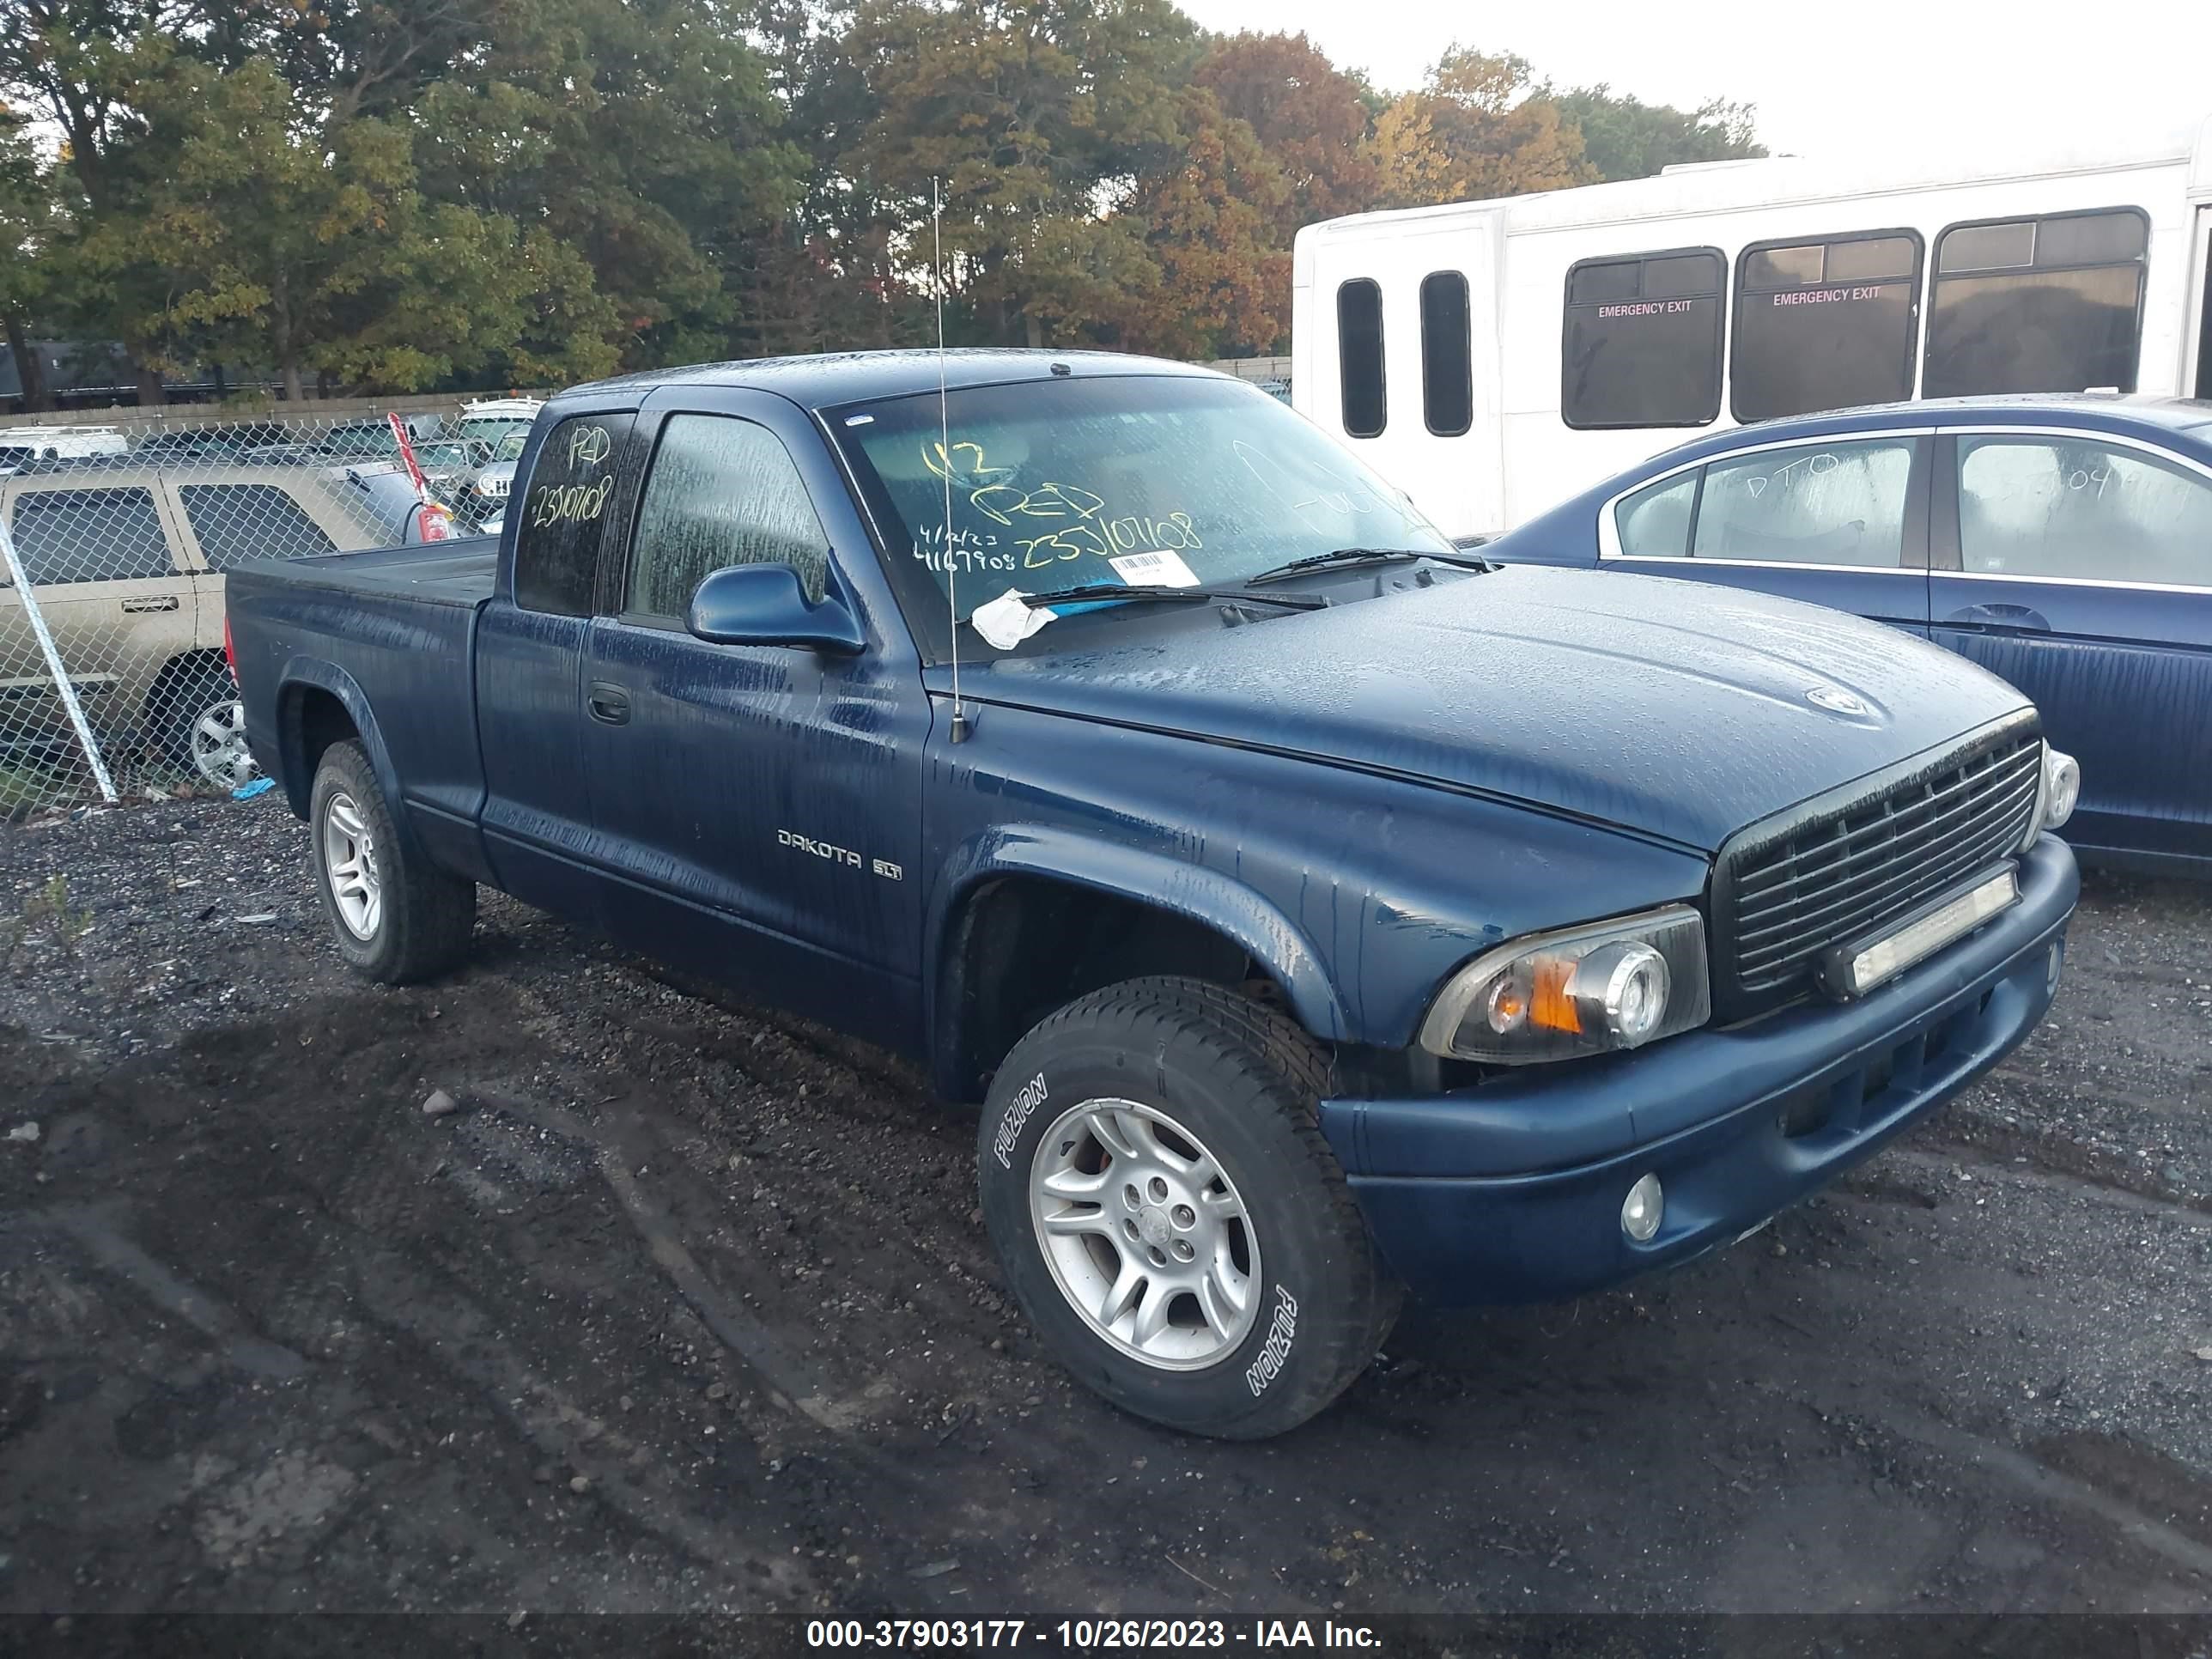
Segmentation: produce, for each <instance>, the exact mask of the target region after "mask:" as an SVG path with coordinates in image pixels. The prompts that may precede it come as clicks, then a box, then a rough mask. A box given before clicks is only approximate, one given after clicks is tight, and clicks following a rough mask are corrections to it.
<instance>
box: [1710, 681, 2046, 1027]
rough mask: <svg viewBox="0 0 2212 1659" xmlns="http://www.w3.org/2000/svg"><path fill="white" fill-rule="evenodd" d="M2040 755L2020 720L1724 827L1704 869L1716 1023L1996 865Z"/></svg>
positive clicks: (1785, 997) (2023, 808) (2022, 824)
mask: <svg viewBox="0 0 2212 1659" xmlns="http://www.w3.org/2000/svg"><path fill="white" fill-rule="evenodd" d="M2042 756H2043V740H2042V738H2041V736H2040V735H2039V732H2037V730H2036V728H2035V725H2034V722H2033V717H2032V716H2029V715H2022V716H2020V717H2017V718H2016V719H2015V720H2008V721H2005V722H2003V723H2002V724H2001V725H1999V726H1996V727H1995V728H1993V729H1991V730H1989V731H1986V732H1982V733H1980V734H1978V735H1977V736H1976V737H1974V738H1971V739H1969V740H1968V741H1967V742H1966V744H1963V745H1961V746H1960V747H1959V748H1957V749H1955V750H1952V751H1950V752H1949V753H1948V754H1944V755H1941V756H1938V757H1935V758H1934V759H1932V760H1929V759H1926V758H1923V759H1918V760H1915V761H1911V762H1908V763H1905V767H1903V768H1901V769H1893V770H1892V771H1891V772H1889V773H1886V774H1883V775H1878V776H1876V777H1875V778H1873V779H1867V780H1862V781H1860V782H1858V783H1857V784H1853V785H1850V786H1848V787H1846V788H1844V789H1843V790H1839V791H1836V792H1834V793H1832V794H1830V795H1825V796H1821V797H1819V798H1817V799H1814V800H1811V801H1808V802H1807V803H1805V804H1804V805H1802V806H1799V807H1796V808H1794V809H1792V810H1791V811H1789V812H1786V813H1784V814H1782V815H1781V816H1780V817H1777V818H1773V819H1770V820H1768V821H1767V822H1766V823H1761V824H1755V825H1753V827H1752V828H1751V829H1747V830H1745V831H1743V832H1742V833H1741V835H1738V836H1735V837H1734V838H1733V839H1732V840H1731V841H1730V842H1729V844H1728V846H1727V847H1725V848H1723V849H1722V851H1721V857H1720V860H1719V863H1718V865H1717V868H1716V870H1715V874H1714V883H1713V919H1714V923H1715V927H1714V933H1715V935H1716V939H1717V945H1718V948H1717V950H1716V951H1715V953H1714V963H1713V1001H1714V1012H1715V1016H1716V1018H1723V1019H1741V1018H1747V1017H1748V1016H1750V1015H1753V1014H1756V1013H1760V1012H1765V1010H1767V1009H1769V1008H1772V1007H1775V1006H1778V1005H1780V1004H1781V1003H1784V1002H1786V1001H1789V1000H1790V999H1791V998H1793V997H1795V996H1796V995H1797V994H1799V993H1800V992H1801V991H1802V990H1803V989H1805V988H1806V987H1807V986H1808V984H1809V982H1810V981H1811V979H1812V975H1813V971H1814V965H1815V963H1817V962H1818V960H1819V958H1820V954H1821V953H1822V952H1823V951H1826V950H1827V949H1828V948H1829V947H1830V946H1832V945H1842V944H1844V943H1846V942H1848V941H1850V940H1853V939H1862V938H1863V937H1865V936H1866V935H1867V934H1868V933H1872V932H1874V931H1875V930H1877V929H1879V928H1880V927H1882V926H1883V925H1884V924H1885V923H1887V922H1890V921H1897V920H1899V919H1901V918H1902V917H1904V916H1905V915H1909V914H1910V913H1911V911H1913V910H1915V909H1917V908H1919V907H1920V906H1921V905H1923V904H1925V903H1926V902H1929V900H1930V899H1933V898H1935V897H1936V896H1939V895H1940V894H1942V893H1943V892H1945V891H1947V890H1949V889H1951V888H1953V887H1955V886H1957V885H1958V884H1960V883H1961V882H1963V881H1965V880H1966V878H1969V877H1971V876H1973V875H1975V874H1978V872H1981V871H1984V870H1986V869H1988V868H1990V866H1993V865H1995V864H1997V863H1999V862H2000V861H2002V860H2003V859H2004V858H2005V857H2006V856H2007V855H2008V854H2010V853H2011V852H2012V851H2013V850H2014V849H2015V848H2017V847H2018V846H2019V845H2020V843H2021V840H2022V839H2023V838H2024V837H2025V836H2026V835H2027V823H2028V817H2029V815H2030V814H2031V813H2033V811H2035V796H2036V787H2037V784H2038V782H2039V778H2040V775H2041V772H2042Z"/></svg>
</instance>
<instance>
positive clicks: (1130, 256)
mask: <svg viewBox="0 0 2212 1659" xmlns="http://www.w3.org/2000/svg"><path fill="white" fill-rule="evenodd" d="M1195 46H1196V32H1195V30H1194V28H1193V27H1192V26H1191V23H1190V21H1189V20H1188V18H1186V17H1184V16H1183V15H1182V13H1181V12H1180V11H1178V10H1176V9H1175V7H1174V6H1173V5H1171V4H1170V3H1168V0H1107V3H1097V0H952V3H950V4H946V5H939V4H935V3H932V0H862V3H861V4H860V7H859V9H858V10H857V12H856V14H855V15H854V24H853V29H852V33H851V38H850V50H851V52H852V54H853V58H854V62H855V63H856V64H858V65H859V66H860V70H861V72H862V74H863V75H864V76H866V81H867V84H868V86H869V88H871V90H872V95H873V97H874V99H875V100H876V103H877V106H878V111H877V113H876V116H875V118H874V119H873V120H872V121H871V122H870V123H869V125H868V126H867V128H866V131H863V132H862V133H860V135H859V136H858V137H857V138H856V140H855V142H854V143H853V145H852V146H851V148H850V149H848V150H847V151H846V152H845V154H844V155H842V157H841V158H840V163H839V166H840V171H841V172H842V173H844V174H845V175H846V176H847V177H848V178H852V179H860V180H864V181H866V186H867V188H868V189H869V190H870V191H871V192H872V194H873V195H874V196H875V197H877V199H878V200H879V201H880V202H881V203H882V204H884V210H885V211H886V212H888V213H890V214H891V215H894V216H895V217H896V222H897V223H898V224H899V225H900V227H901V228H902V230H904V231H905V232H906V234H907V236H908V240H909V241H913V240H915V239H917V238H919V239H926V238H927V231H928V226H929V211H930V210H929V202H930V185H931V181H932V180H933V179H941V180H943V181H944V184H945V189H946V191H947V206H946V209H945V218H944V239H945V252H946V255H947V258H948V261H949V263H950V264H951V274H952V277H953V280H954V283H955V285H956V287H957V291H958V293H959V295H960V298H961V301H962V302H963V311H964V312H965V313H967V315H968V316H969V317H971V318H972V319H974V321H975V328H976V331H977V332H979V333H980V335H981V337H983V338H985V339H987V340H991V341H994V342H997V343H1002V344H1013V343H1022V342H1027V343H1030V344H1032V345H1034V344H1041V343H1043V341H1044V339H1045V338H1046V337H1047V331H1048V325H1053V324H1055V323H1060V324H1064V323H1066V321H1068V320H1069V319H1076V318H1085V317H1091V316H1095V315H1097V307H1098V306H1099V305H1101V304H1102V303H1103V301H1105V300H1107V299H1109V298H1110V297H1111V296H1112V295H1113V294H1114V293H1115V291H1116V290H1117V289H1119V288H1120V287H1121V285H1122V284H1124V283H1127V281H1128V280H1129V279H1130V273H1131V271H1132V270H1135V269H1137V268H1138V264H1139V262H1140V261H1141V260H1142V258H1143V252H1142V248H1143V237H1142V234H1141V233H1140V232H1139V230H1138V229H1137V228H1135V227H1133V226H1132V225H1131V224H1129V223H1128V222H1127V221H1126V219H1123V218H1121V216H1118V215H1117V214H1116V212H1115V209H1116V208H1117V207H1119V206H1120V205H1121V204H1123V203H1125V202H1126V201H1127V199H1128V197H1129V194H1130V192H1131V191H1133V189H1134V188H1135V184H1136V180H1137V179H1138V177H1139V174H1140V173H1142V171H1143V168H1144V165H1145V161H1146V157H1147V155H1148V154H1150V153H1151V152H1152V151H1154V150H1156V149H1158V148H1159V147H1161V146H1166V145H1171V144H1173V143H1176V142H1177V140H1178V138H1179V128H1178V126H1177V125H1176V117H1177V112H1178V109H1179V105H1180V98H1179V90H1178V86H1179V82H1180V81H1181V80H1182V78H1183V71H1184V70H1185V69H1186V68H1187V67H1188V63H1189V60H1190V58H1192V56H1193V55H1194V50H1195ZM926 249H927V241H926V240H921V242H920V245H919V246H917V247H914V248H910V250H909V258H915V256H916V255H919V257H920V258H922V259H926V258H927V252H926Z"/></svg>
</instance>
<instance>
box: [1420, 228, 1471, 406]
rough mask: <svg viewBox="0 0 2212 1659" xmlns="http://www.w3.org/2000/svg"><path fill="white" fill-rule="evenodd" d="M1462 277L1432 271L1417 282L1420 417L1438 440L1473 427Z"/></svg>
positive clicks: (1445, 272)
mask: <svg viewBox="0 0 2212 1659" xmlns="http://www.w3.org/2000/svg"><path fill="white" fill-rule="evenodd" d="M1470 349H1471V348H1470V346H1469V336H1468V303H1467V278H1466V277H1464V276H1461V275H1460V274H1459V272H1457V271H1456V270H1432V271H1431V272H1430V273H1429V274H1428V275H1427V276H1424V277H1422V278H1421V413H1422V415H1423V416H1424V418H1425V419H1426V420H1427V422H1428V425H1429V430H1430V431H1431V432H1433V433H1435V434H1436V435H1437V437H1439V438H1456V437H1458V436H1459V435H1461V434H1462V433H1464V432H1465V431H1466V430H1467V429H1468V428H1469V427H1471V426H1473V425H1474V367H1473V365H1472V363H1471V362H1469V351H1470Z"/></svg>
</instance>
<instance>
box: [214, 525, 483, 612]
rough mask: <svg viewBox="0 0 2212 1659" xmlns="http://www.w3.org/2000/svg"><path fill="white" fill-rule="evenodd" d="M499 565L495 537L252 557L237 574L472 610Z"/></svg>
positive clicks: (480, 600)
mask: <svg viewBox="0 0 2212 1659" xmlns="http://www.w3.org/2000/svg"><path fill="white" fill-rule="evenodd" d="M498 570H499V538H498V537H496V536H471V537H469V538H466V539H465V540H461V541H451V542H423V543H420V544H416V545H415V546H412V547H377V548H371V549H369V550H368V551H366V552H361V553H320V554H316V555H313V556H311V557H307V558H303V559H257V560H254V561H252V562H251V563H247V564H242V565H239V566H236V567H234V571H233V574H237V575H242V574H249V573H250V574H254V575H271V574H276V573H278V572H280V571H281V572H282V573H283V578H284V580H286V581H287V582H289V583H290V584H291V585H292V586H297V587H312V588H319V589H321V590H323V591H324V592H336V593H386V594H397V595H401V596H404V597H405V598H407V599H421V600H423V601H425V602H426V603H428V604H431V605H461V606H465V607H466V608H467V609H469V610H471V611H473V610H474V609H476V607H477V606H478V605H482V604H483V602H484V601H485V600H486V599H489V598H490V597H491V590H492V583H493V580H494V579H495V576H496V575H497V574H498Z"/></svg>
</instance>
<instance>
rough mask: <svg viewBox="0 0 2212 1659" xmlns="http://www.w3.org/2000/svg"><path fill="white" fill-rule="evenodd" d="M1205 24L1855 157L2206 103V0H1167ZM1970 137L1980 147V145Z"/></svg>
mask: <svg viewBox="0 0 2212 1659" xmlns="http://www.w3.org/2000/svg"><path fill="white" fill-rule="evenodd" d="M1180 3H1181V4H1182V9H1184V10H1185V11H1187V12H1188V13H1189V14H1190V15H1192V16H1193V17H1194V18H1195V19H1197V20H1198V21H1199V22H1200V23H1202V24H1204V25H1205V26H1206V27H1208V28H1212V29H1221V30H1231V31H1233V30H1237V29H1258V30H1277V29H1279V30H1282V31H1285V32H1286V33H1298V32H1299V31H1301V30H1303V31H1304V33H1306V34H1307V35H1308V36H1309V37H1310V38H1311V39H1312V40H1313V41H1314V43H1315V44H1316V46H1319V47H1320V48H1321V49H1322V51H1323V52H1327V53H1328V55H1329V57H1330V58H1333V59H1334V60H1335V61H1336V62H1337V63H1339V64H1344V65H1346V66H1347V67H1355V66H1356V67H1358V68H1360V69H1363V70H1365V71H1366V72H1367V74H1368V75H1369V76H1370V78H1371V79H1372V80H1373V81H1374V82H1376V85H1378V86H1380V87H1382V88H1385V89H1387V90H1390V91H1404V90H1406V89H1407V88H1412V87H1414V86H1417V85H1419V82H1420V79H1421V76H1422V73H1423V71H1424V70H1425V69H1426V68H1427V66H1428V65H1429V64H1431V62H1433V61H1434V60H1435V58H1437V55H1438V54H1439V53H1440V52H1443V49H1444V48H1445V47H1446V46H1449V45H1450V44H1451V43H1452V42H1453V40H1455V39H1457V40H1459V41H1460V42H1461V43H1462V44H1464V45H1467V46H1480V48H1482V49H1483V50H1485V51H1488V52H1518V53H1519V54H1520V55H1521V56H1522V57H1523V58H1527V59H1528V61H1529V62H1530V63H1531V64H1534V66H1535V70H1536V73H1537V75H1538V76H1539V77H1540V78H1544V79H1549V80H1552V81H1554V82H1559V84H1561V85H1563V86H1587V85H1590V84H1593V83H1595V82H1601V81H1602V82H1609V83H1610V84H1611V85H1612V87H1613V90H1614V91H1616V92H1626V93H1632V94H1635V95H1636V96H1637V97H1638V98H1641V99H1643V100H1645V101H1646V102H1648V103H1655V104H1674V105H1676V106H1680V107H1681V108H1684V109H1688V108H1692V107H1694V106H1696V105H1699V104H1701V103H1703V102H1705V100H1707V99H1709V98H1730V99H1735V100H1742V101H1747V102H1750V103H1754V104H1756V105H1757V106H1759V137H1761V138H1762V139H1764V140H1765V143H1766V144H1767V147H1768V148H1769V149H1773V150H1776V151H1778V152H1781V151H1788V152H1792V153H1795V154H1798V155H1843V154H1849V153H1853V152H1857V153H1860V154H1866V153H1870V152H1875V151H1879V152H1881V153H1882V154H1885V155H1887V154H1894V153H1896V152H1898V151H1899V150H1903V149H1913V148H1917V147H1919V146H1923V145H1926V144H1929V143H1942V142H1943V141H1944V140H1945V139H1946V138H1950V137H1956V138H1960V139H1964V140H1969V141H1972V140H1976V139H1980V140H1982V141H1983V142H1984V143H1985V142H1986V139H1987V137H1989V136H1990V135H1991V134H1992V133H1993V132H1996V131H2027V132H2029V133H2038V134H2040V135H2042V136H2044V137H2046V138H2057V139H2061V140H2063V139H2064V138H2066V137H2069V136H2071V131H2072V130H2076V129H2078V130H2084V131H2086V130H2088V129H2089V128H2091V127H2092V126H2094V127H2095V128H2098V129H2101V130H2106V131H2116V132H2118V131H2124V132H2130V133H2132V132H2136V131H2149V132H2160V133H2163V132H2166V131H2172V130H2175V129H2177V128H2179V127H2183V126H2185V125H2190V124H2191V123H2193V122H2195V121H2197V120H2201V119H2202V118H2203V117H2205V116H2207V115H2212V0H2101V3H2098V4H2082V3H2079V0H2075V3H2068V4H2063V5H2060V4H2052V3H2049V0H1918V3H1916V4H1911V5H1906V6H1875V5H1869V4H1866V3H1857V4H1850V3H1836V0H1828V3H1814V4H1806V3H1797V4H1778V3H1775V0H1678V3H1675V4H1673V5H1660V4H1654V3H1649V0H1646V3H1642V4H1633V5H1632V4H1625V3H1620V0H1566V3H1560V0H1553V3H1551V4H1522V5H1516V6H1484V5H1469V4H1467V3H1465V0H1460V3H1443V4H1438V3H1434V0H1364V3H1362V0H1180ZM1975 147H1976V148H1980V147H1981V144H1980V143H1977V144H1976V146H1975Z"/></svg>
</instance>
